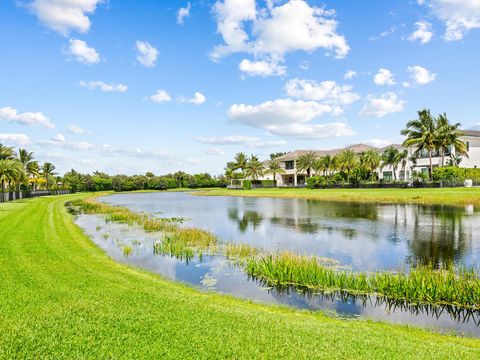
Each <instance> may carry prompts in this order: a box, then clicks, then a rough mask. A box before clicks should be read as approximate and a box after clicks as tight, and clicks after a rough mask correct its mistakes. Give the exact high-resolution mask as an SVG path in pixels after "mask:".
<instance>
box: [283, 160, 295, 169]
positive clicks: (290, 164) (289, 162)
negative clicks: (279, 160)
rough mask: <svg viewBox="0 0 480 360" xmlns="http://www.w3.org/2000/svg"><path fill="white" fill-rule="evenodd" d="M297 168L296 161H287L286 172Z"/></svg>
mask: <svg viewBox="0 0 480 360" xmlns="http://www.w3.org/2000/svg"><path fill="white" fill-rule="evenodd" d="M294 168H295V161H293V160H291V161H285V170H293V169H294Z"/></svg>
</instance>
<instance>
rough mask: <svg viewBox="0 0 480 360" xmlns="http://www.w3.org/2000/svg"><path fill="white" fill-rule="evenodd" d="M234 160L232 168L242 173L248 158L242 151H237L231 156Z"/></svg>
mask: <svg viewBox="0 0 480 360" xmlns="http://www.w3.org/2000/svg"><path fill="white" fill-rule="evenodd" d="M233 161H234V169H235V170H239V169H240V171H241V172H242V173H243V171H244V170H245V168H246V166H247V162H248V158H247V155H245V154H244V153H243V152H240V153H237V154H236V155H235V157H234V158H233Z"/></svg>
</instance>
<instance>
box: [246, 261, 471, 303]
mask: <svg viewBox="0 0 480 360" xmlns="http://www.w3.org/2000/svg"><path fill="white" fill-rule="evenodd" d="M244 268H245V271H246V272H247V274H248V275H250V276H252V277H253V278H256V279H260V280H263V281H265V282H266V283H268V284H269V285H276V286H280V287H281V286H293V287H295V288H304V289H309V290H313V291H323V292H325V291H326V292H333V291H344V292H346V293H350V294H373V295H377V296H379V297H386V298H390V299H397V300H403V301H407V302H409V303H411V304H442V305H453V306H459V307H464V308H470V309H480V277H479V276H478V274H477V273H476V272H475V271H474V270H466V269H462V270H460V271H457V272H455V271H453V270H446V269H441V270H435V269H433V268H432V267H430V266H426V267H419V268H415V269H412V270H411V271H410V272H409V273H404V272H400V273H391V272H379V273H372V274H366V273H354V272H346V271H339V270H338V269H336V268H334V267H329V266H328V265H325V264H324V263H322V262H321V260H319V259H318V258H316V257H311V256H302V255H297V254H292V253H288V252H284V253H279V254H275V255H266V256H263V257H260V258H257V257H251V258H249V259H248V260H247V261H246V262H245V266H244Z"/></svg>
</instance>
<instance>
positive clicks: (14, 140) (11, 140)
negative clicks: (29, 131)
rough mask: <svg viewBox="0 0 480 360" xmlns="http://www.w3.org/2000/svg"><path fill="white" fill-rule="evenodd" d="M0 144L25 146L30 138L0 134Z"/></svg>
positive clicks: (20, 135) (23, 135) (21, 135)
mask: <svg viewBox="0 0 480 360" xmlns="http://www.w3.org/2000/svg"><path fill="white" fill-rule="evenodd" d="M0 142H3V143H7V144H15V145H27V144H29V143H30V138H29V137H28V136H27V135H25V134H0Z"/></svg>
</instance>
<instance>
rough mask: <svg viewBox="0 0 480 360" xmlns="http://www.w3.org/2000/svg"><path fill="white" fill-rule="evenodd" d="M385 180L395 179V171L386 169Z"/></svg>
mask: <svg viewBox="0 0 480 360" xmlns="http://www.w3.org/2000/svg"><path fill="white" fill-rule="evenodd" d="M383 180H384V181H392V180H393V173H392V172H391V171H384V172H383Z"/></svg>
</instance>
